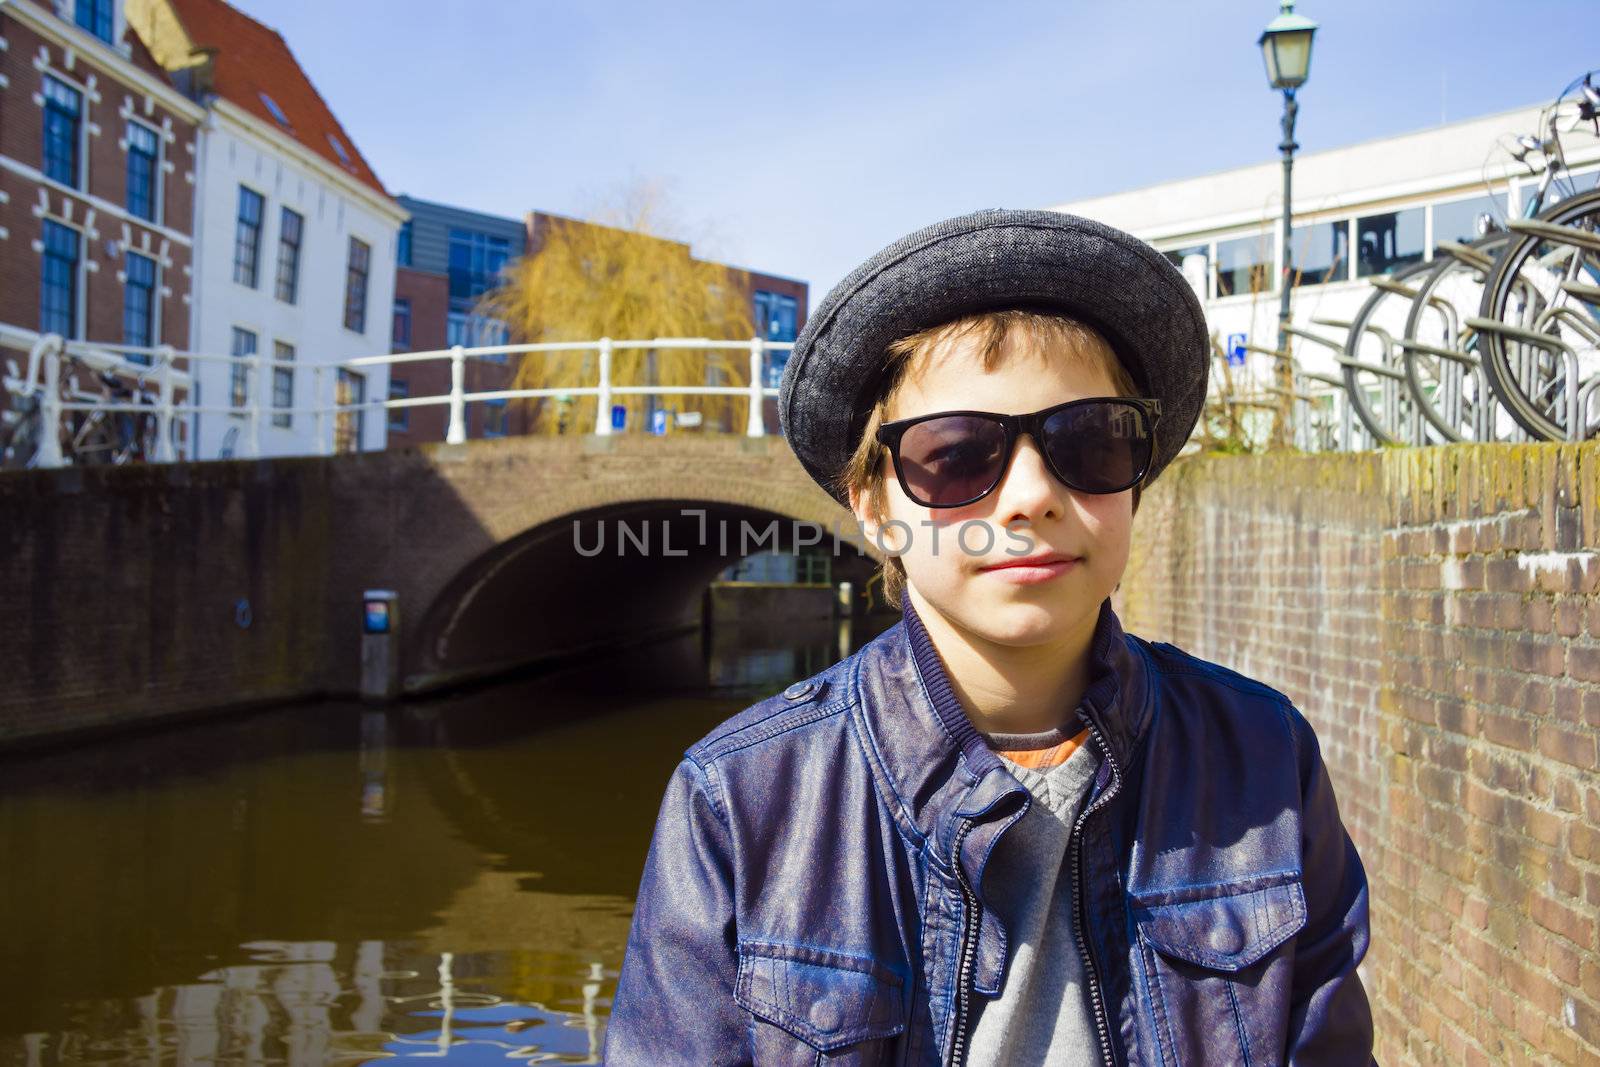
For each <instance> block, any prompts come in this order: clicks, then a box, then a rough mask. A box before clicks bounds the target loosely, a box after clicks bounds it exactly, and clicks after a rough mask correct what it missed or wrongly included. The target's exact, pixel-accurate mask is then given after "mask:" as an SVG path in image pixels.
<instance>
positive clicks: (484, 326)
mask: <svg viewBox="0 0 1600 1067" xmlns="http://www.w3.org/2000/svg"><path fill="white" fill-rule="evenodd" d="M444 343H445V344H447V345H450V346H451V347H454V346H455V345H460V346H461V347H463V348H487V347H489V346H491V345H504V344H510V343H511V328H510V327H509V326H507V325H506V324H505V323H503V322H501V321H500V320H499V319H491V318H487V317H485V316H483V315H474V314H472V313H471V312H468V311H451V312H449V313H448V314H447V315H446V317H445V327H444ZM482 358H483V359H486V360H488V361H490V362H492V363H504V362H506V358H507V357H506V354H505V353H504V352H501V353H498V354H496V355H493V356H484V357H482Z"/></svg>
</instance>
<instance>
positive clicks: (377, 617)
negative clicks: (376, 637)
mask: <svg viewBox="0 0 1600 1067" xmlns="http://www.w3.org/2000/svg"><path fill="white" fill-rule="evenodd" d="M361 629H362V631H363V632H365V633H369V634H386V633H388V632H389V602H388V601H387V600H369V601H367V602H366V604H365V611H364V612H363V619H362V627H361Z"/></svg>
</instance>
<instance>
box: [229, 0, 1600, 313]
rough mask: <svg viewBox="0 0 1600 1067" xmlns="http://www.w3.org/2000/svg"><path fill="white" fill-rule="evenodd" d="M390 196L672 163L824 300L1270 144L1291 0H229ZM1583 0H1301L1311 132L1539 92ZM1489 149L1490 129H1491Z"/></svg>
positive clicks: (547, 206) (766, 255)
mask: <svg viewBox="0 0 1600 1067" xmlns="http://www.w3.org/2000/svg"><path fill="white" fill-rule="evenodd" d="M235 2H236V3H238V4H239V6H241V7H242V8H243V9H244V10H245V11H247V12H249V13H250V14H251V15H253V16H254V17H256V18H258V19H260V20H261V21H263V22H265V23H267V24H268V25H270V26H273V27H275V28H276V29H278V30H279V31H281V32H282V33H283V35H284V37H285V38H286V39H287V40H288V42H289V44H290V46H291V47H292V48H293V49H294V51H295V54H296V55H297V57H298V58H299V59H300V62H301V63H302V64H303V65H304V66H305V68H306V70H307V71H308V72H309V73H310V75H311V77H312V79H313V81H315V82H316V84H317V87H318V88H319V89H320V90H321V91H322V93H323V95H324V96H326V97H327V99H328V101H329V102H330V103H331V104H332V106H333V108H334V110H335V112H336V113H337V114H338V115H339V118H340V120H341V121H342V122H343V123H344V125H345V127H346V129H347V130H348V131H349V132H350V135H351V136H352V137H353V138H354V139H355V141H356V142H357V144H359V145H360V147H361V150H362V151H363V152H364V153H365V154H366V156H367V158H368V160H369V161H370V162H371V163H372V165H373V166H374V167H375V168H376V170H377V172H378V174H379V176H380V177H382V178H383V180H384V182H385V183H386V184H387V185H388V187H389V188H390V190H391V191H393V192H396V193H402V192H403V193H410V194H412V195H414V196H419V197H424V198H427V199H433V200H443V201H446V202H449V203H453V204H458V205H460V206H463V207H470V208H474V209H477V210H482V211H488V212H493V213H498V214H506V215H514V216H520V215H521V214H522V213H523V212H525V211H527V210H529V209H532V208H538V209H542V210H547V211H555V212H559V213H563V214H579V215H581V214H584V213H586V212H587V211H590V210H592V209H593V208H594V207H595V205H597V204H599V203H601V202H603V201H604V200H605V199H607V198H608V197H611V196H614V195H615V192H616V190H618V189H619V188H620V187H622V186H623V185H625V184H627V183H629V182H630V181H635V180H640V179H645V180H654V181H658V182H661V183H663V184H664V186H665V188H666V190H667V193H668V196H669V198H670V202H671V205H672V207H673V212H674V215H675V217H676V218H677V219H678V221H679V225H678V227H677V229H678V236H682V237H685V238H687V239H689V240H692V241H693V242H694V245H695V251H696V254H698V255H702V256H706V257H709V258H719V259H723V260H725V261H728V262H733V263H737V264H739V265H742V266H748V267H752V268H755V269H758V270H765V271H770V272H772V273H775V274H784V275H789V276H792V277H798V278H802V279H804V280H806V281H809V282H810V283H811V299H812V303H813V305H815V304H816V302H818V301H819V300H820V299H821V298H822V296H823V294H824V293H825V292H826V291H827V289H828V288H830V287H831V286H832V285H833V284H834V283H835V282H837V281H838V280H839V279H840V278H841V277H843V275H844V274H845V273H846V272H847V271H849V269H850V268H851V267H853V266H854V265H855V264H856V263H857V262H859V261H860V260H862V259H864V258H865V257H867V256H868V255H870V254H872V253H873V252H874V251H876V250H877V249H879V248H880V247H882V246H883V245H885V244H887V243H889V242H890V241H892V240H893V239H895V238H896V237H898V236H900V235H901V234H903V233H907V232H909V231H911V230H913V229H916V228H918V227H920V226H923V225H926V224H928V223H931V222H934V221H937V220H939V219H942V218H945V217H948V216H951V215H956V214H961V213H963V212H966V211H970V210H974V209H977V208H981V207H996V206H1000V207H1043V206H1048V205H1051V204H1056V203H1061V202H1064V201H1068V200H1073V199H1077V198H1080V197H1085V196H1093V195H1097V194H1101V193H1109V192H1115V191H1118V190H1121V189H1128V188H1133V187H1136V186H1140V185H1148V184H1151V183H1153V182H1160V181H1165V180H1168V179H1172V178H1180V177H1185V176H1188V175H1193V174H1201V173H1205V172H1208V171H1214V170H1220V169H1224V168H1227V167H1233V166H1240V165H1243V164H1248V163H1255V162H1261V161H1263V160H1270V159H1273V158H1275V157H1276V145H1277V142H1278V116H1279V113H1280V110H1281V98H1280V97H1279V96H1278V94H1277V93H1274V92H1272V91H1271V90H1270V89H1268V87H1267V84H1266V76H1265V74H1264V72H1263V69H1262V62H1261V54H1260V51H1259V49H1258V48H1257V47H1256V43H1255V42H1256V38H1257V37H1258V36H1259V34H1260V32H1261V29H1262V27H1264V26H1265V25H1266V23H1267V22H1268V21H1269V20H1270V19H1271V18H1272V17H1273V16H1274V15H1275V14H1276V13H1277V3H1276V2H1275V0H1187V2H1178V0H1147V2H1134V0H1054V2H1050V3H1003V2H988V3H983V2H973V0H964V2H954V3H951V2H945V0H917V2H915V3H912V2H907V0H880V2H873V0H855V2H835V0H826V2H813V3H804V2H797V3H788V4H777V3H767V2H764V0H745V2H744V3H740V4H734V3H717V4H712V3H701V2H698V0H677V2H673V3H662V2H659V0H657V2H655V3H642V2H638V0H589V2H586V3H577V2H570V3H567V2H563V3H557V2H544V0H538V2H535V0H448V2H446V3H439V2H437V0H434V2H427V3H424V2H422V0H235ZM1594 4H1595V0H1518V2H1517V3H1515V4H1512V3H1507V2H1505V0H1500V2H1490V0H1305V2H1302V3H1300V4H1299V6H1298V10H1299V11H1300V12H1301V13H1302V14H1305V15H1308V16H1310V17H1312V18H1314V19H1316V20H1317V21H1318V22H1319V23H1320V24H1321V27H1322V28H1321V29H1320V30H1319V32H1318V34H1317V42H1316V50H1315V54H1314V58H1313V60H1312V69H1311V79H1310V81H1309V83H1308V84H1307V86H1306V87H1305V88H1304V89H1303V90H1302V91H1301V109H1300V125H1299V130H1298V140H1299V141H1300V143H1301V145H1302V147H1303V149H1305V150H1316V149H1321V148H1331V147H1336V146H1338V145H1341V144H1348V143H1351V142H1354V141H1361V140H1367V139H1370V138H1373V137H1381V136H1384V135H1388V134H1394V133H1402V132H1406V131H1409V130H1416V129H1422V128H1425V127H1428V126H1432V125H1436V124H1438V123H1439V122H1440V121H1441V119H1445V120H1456V119H1462V118H1467V117H1470V116H1473V115H1480V114H1485V113H1488V112H1493V111H1500V110H1505V109H1507V108H1512V107H1519V106H1522V105H1526V104H1536V103H1542V102H1545V101H1546V100H1548V99H1549V98H1551V97H1553V96H1554V95H1555V94H1556V93H1557V92H1558V91H1559V90H1560V89H1561V88H1562V87H1563V86H1564V85H1565V84H1566V83H1567V82H1568V81H1570V80H1571V79H1572V78H1573V77H1574V76H1576V75H1577V74H1579V73H1581V72H1582V71H1583V70H1585V69H1588V68H1589V67H1591V66H1600V52H1596V50H1595V48H1594V40H1595V37H1594V34H1593V33H1592V32H1591V26H1590V22H1591V17H1592V15H1593V13H1594ZM1484 147H1485V152H1487V151H1488V149H1489V146H1488V145H1485V146H1484Z"/></svg>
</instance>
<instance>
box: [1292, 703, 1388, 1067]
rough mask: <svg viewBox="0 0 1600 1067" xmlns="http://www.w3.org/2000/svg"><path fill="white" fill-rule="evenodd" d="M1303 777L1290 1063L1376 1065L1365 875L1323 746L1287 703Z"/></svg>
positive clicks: (1330, 1066) (1305, 1066)
mask: <svg viewBox="0 0 1600 1067" xmlns="http://www.w3.org/2000/svg"><path fill="white" fill-rule="evenodd" d="M1289 720H1290V730H1291V732H1292V734H1293V737H1294V740H1295V748H1296V756H1297V759H1298V762H1299V766H1300V783H1301V816H1300V817H1301V827H1302V835H1303V836H1302V841H1301V849H1302V852H1301V860H1302V876H1303V883H1304V889H1305V898H1306V924H1305V927H1304V928H1303V929H1302V930H1301V931H1300V933H1299V934H1298V935H1297V937H1296V940H1295V969H1294V982H1293V988H1292V991H1291V996H1290V1009H1289V1029H1288V1055H1287V1062H1288V1063H1289V1064H1290V1067H1323V1065H1328V1067H1334V1065H1338V1067H1349V1065H1351V1064H1363V1065H1365V1064H1374V1065H1375V1064H1376V1062H1377V1061H1376V1060H1374V1059H1373V1056H1372V1041H1373V1034H1372V1008H1371V1006H1370V1005H1369V1004H1368V1002H1367V994H1366V991H1365V990H1364V989H1363V988H1362V985H1361V979H1360V978H1359V977H1358V976H1357V974H1356V965H1357V964H1359V963H1360V962H1361V960H1362V957H1364V956H1365V955H1366V953H1367V941H1368V929H1367V875H1366V871H1365V869H1364V868H1363V867H1362V865H1361V857H1360V856H1359V855H1357V853H1356V847H1355V844H1354V842H1352V841H1351V840H1350V835H1349V833H1347V832H1346V831H1345V828H1344V823H1343V822H1342V821H1341V820H1340V818H1339V805H1338V802H1337V801H1336V800H1335V799H1334V795H1333V783H1332V782H1331V781H1330V780H1329V778H1328V768H1327V766H1326V765H1325V764H1324V763H1323V760H1322V746H1321V744H1320V743H1319V742H1318V740H1317V735H1316V733H1315V731H1313V730H1312V728H1311V725H1310V723H1308V722H1307V721H1306V720H1305V718H1304V716H1302V715H1301V714H1300V712H1299V711H1298V710H1297V709H1295V708H1293V707H1291V708H1290V709H1289Z"/></svg>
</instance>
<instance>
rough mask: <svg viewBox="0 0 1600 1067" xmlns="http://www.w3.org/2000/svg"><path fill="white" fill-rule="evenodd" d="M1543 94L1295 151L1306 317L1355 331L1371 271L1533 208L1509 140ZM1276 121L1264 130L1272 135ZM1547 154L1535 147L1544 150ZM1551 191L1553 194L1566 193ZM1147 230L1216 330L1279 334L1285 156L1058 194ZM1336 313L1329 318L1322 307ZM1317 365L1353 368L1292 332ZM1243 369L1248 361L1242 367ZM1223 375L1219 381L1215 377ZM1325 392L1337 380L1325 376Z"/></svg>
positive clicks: (1076, 207) (1267, 369) (1587, 173)
mask: <svg viewBox="0 0 1600 1067" xmlns="http://www.w3.org/2000/svg"><path fill="white" fill-rule="evenodd" d="M1540 110H1541V109H1540V108H1538V107H1529V108H1521V109H1518V110H1514V111H1506V112H1502V113H1499V114H1494V115H1486V116H1483V117H1480V118H1474V119H1469V120H1466V121H1462V122H1454V123H1450V124H1447V125H1441V126H1437V127H1434V128H1433V129H1428V130H1421V131H1418V132H1416V133H1409V134H1403V135H1401V136H1396V137H1386V138H1382V139H1379V140H1373V141H1367V142H1363V143H1361V144H1355V145H1349V146H1346V147H1342V148H1335V149H1329V150H1326V151H1319V152H1306V153H1303V154H1298V155H1297V156H1296V157H1295V161H1294V187H1293V191H1292V195H1293V200H1294V204H1293V206H1294V214H1295V223H1294V234H1293V249H1292V257H1293V258H1292V260H1291V268H1292V270H1293V271H1295V272H1296V273H1297V274H1298V276H1299V283H1298V285H1296V287H1295V289H1294V291H1293V293H1292V299H1293V305H1292V310H1293V320H1294V324H1295V325H1296V326H1297V327H1300V328H1304V329H1308V330H1311V331H1313V332H1316V333H1317V334H1319V335H1320V336H1324V337H1327V338H1329V339H1331V340H1336V341H1342V340H1343V339H1344V338H1343V335H1342V333H1341V331H1340V330H1339V329H1338V328H1337V327H1333V326H1329V325H1327V321H1345V322H1348V321H1349V320H1350V319H1351V318H1352V317H1354V315H1355V314H1356V312H1357V311H1358V310H1359V309H1360V307H1361V305H1362V303H1363V302H1364V301H1365V300H1366V299H1367V297H1368V296H1369V295H1370V294H1371V293H1372V292H1373V287H1372V285H1371V282H1370V279H1371V278H1372V277H1373V276H1375V275H1382V274H1388V273H1392V272H1393V271H1395V270H1398V269H1401V268H1403V267H1405V266H1407V265H1409V264H1411V263H1415V262H1420V261H1423V260H1431V259H1432V257H1433V255H1434V250H1435V248H1436V247H1437V245H1438V244H1439V242H1441V241H1446V240H1454V241H1460V242H1465V241H1468V240H1471V239H1472V238H1474V237H1476V236H1477V235H1478V229H1477V226H1478V216H1479V215H1480V214H1483V213H1485V212H1487V213H1489V214H1491V215H1493V216H1494V217H1495V218H1496V219H1497V220H1498V221H1499V222H1500V223H1501V224H1503V223H1504V221H1505V219H1506V218H1507V215H1508V212H1509V213H1512V214H1514V215H1520V214H1522V213H1523V212H1524V211H1525V210H1526V208H1527V206H1528V203H1529V201H1530V199H1531V198H1532V197H1533V195H1534V193H1535V191H1536V189H1537V187H1538V184H1539V176H1538V175H1537V174H1535V173H1533V168H1531V167H1530V166H1528V165H1524V164H1519V163H1517V162H1516V161H1515V160H1514V159H1513V158H1512V156H1511V154H1510V152H1509V151H1508V150H1507V146H1512V147H1514V144H1515V141H1516V139H1517V138H1518V137H1519V136H1524V135H1532V136H1540V135H1541V131H1540V129H1539V116H1540ZM1272 132H1273V131H1272V130H1270V129H1269V130H1264V131H1263V133H1262V138H1263V142H1266V141H1267V139H1268V138H1269V137H1270V136H1271V134H1272ZM1563 145H1564V147H1565V149H1566V151H1567V154H1568V163H1569V165H1570V170H1571V177H1570V179H1569V181H1568V182H1567V183H1565V184H1564V188H1567V189H1569V190H1570V188H1571V187H1572V186H1576V187H1578V188H1580V189H1586V188H1591V187H1593V186H1594V185H1595V184H1596V180H1597V177H1600V139H1597V138H1596V137H1595V136H1594V134H1593V131H1592V130H1591V131H1590V132H1589V133H1583V132H1576V133H1573V134H1571V135H1569V136H1564V138H1563ZM1539 158H1540V157H1539V156H1537V155H1534V156H1530V157H1529V159H1530V161H1537V160H1538V159H1539ZM1559 195H1560V194H1558V193H1555V194H1552V196H1551V197H1550V198H1549V199H1548V200H1547V201H1546V203H1545V205H1544V206H1546V207H1548V206H1550V204H1552V203H1553V202H1554V201H1555V200H1556V199H1558V198H1559ZM1055 210H1058V211H1065V212H1069V213H1071V214H1075V215H1083V216H1086V217H1088V218H1092V219H1097V220H1099V221H1101V222H1105V223H1107V224H1108V225H1111V226H1115V227H1117V228H1119V229H1123V230H1126V231H1128V232H1130V233H1132V234H1134V235H1135V236H1138V237H1140V238H1143V239H1144V240H1146V241H1149V242H1150V243H1151V244H1153V245H1155V246H1156V247H1157V248H1158V249H1161V250H1162V251H1164V252H1166V253H1167V254H1168V256H1169V257H1170V258H1171V259H1172V260H1173V262H1174V263H1176V264H1178V265H1179V266H1180V267H1182V268H1183V270H1184V272H1185V274H1186V275H1188V276H1189V279H1190V282H1191V284H1193V285H1194V286H1195V288H1196V290H1197V291H1198V292H1199V294H1200V295H1201V298H1202V302H1203V303H1204V305H1205V308H1206V316H1207V319H1208V321H1209V324H1210V327H1211V330H1212V331H1213V334H1214V335H1215V336H1216V338H1217V339H1218V341H1219V342H1220V343H1221V344H1222V345H1223V347H1224V348H1226V347H1227V346H1228V340H1229V338H1230V336H1232V337H1233V339H1234V340H1235V341H1237V340H1238V336H1239V335H1242V337H1243V338H1244V343H1245V344H1247V345H1251V346H1257V347H1259V348H1262V349H1276V347H1277V343H1278V342H1277V333H1278V326H1277V318H1278V304H1279V290H1278V280H1279V277H1280V275H1281V271H1280V267H1279V261H1278V257H1279V253H1280V250H1281V249H1282V247H1283V224H1282V215H1283V169H1282V164H1281V161H1280V160H1278V159H1274V160H1272V161H1270V162H1263V163H1259V164H1255V165H1252V166H1248V167H1239V168H1236V169H1233V170H1227V171H1221V172H1218V173H1214V174H1207V175H1203V176H1201V177H1196V178H1185V179H1182V180H1178V181H1172V182H1165V183H1162V184H1160V185H1152V186H1148V187H1146V188H1142V189H1134V190H1131V191H1128V192H1122V193H1115V194H1112V195H1109V196H1101V197H1095V198H1092V199H1087V200H1079V201H1074V202H1071V203H1063V204H1058V205H1055ZM1318 319H1321V320H1326V321H1324V322H1323V323H1318V322H1316V320H1318ZM1291 344H1292V351H1293V352H1294V355H1295V358H1296V360H1297V362H1298V364H1299V366H1300V368H1301V369H1302V370H1304V371H1310V372H1316V373H1322V374H1329V375H1334V374H1337V373H1339V368H1338V364H1337V363H1336V361H1335V358H1334V352H1333V350H1331V349H1329V348H1326V347H1324V346H1320V345H1318V344H1316V343H1314V342H1309V341H1306V340H1304V339H1295V340H1293V341H1292V343H1291ZM1272 364H1273V360H1272V358H1271V357H1270V356H1268V355H1263V354H1261V353H1259V352H1250V353H1248V354H1247V356H1246V357H1245V367H1244V371H1243V373H1244V374H1245V375H1246V376H1247V380H1250V381H1254V382H1256V383H1258V384H1265V383H1267V382H1268V381H1270V378H1271V373H1272ZM1235 373H1236V374H1237V373H1239V372H1237V371H1236V372H1235ZM1213 384H1214V385H1215V382H1214V383H1213ZM1314 391H1315V392H1318V393H1327V394H1328V395H1327V399H1328V400H1329V402H1330V403H1331V392H1332V391H1331V390H1330V389H1329V387H1327V386H1318V387H1317V388H1316V389H1315V390H1314Z"/></svg>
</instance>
